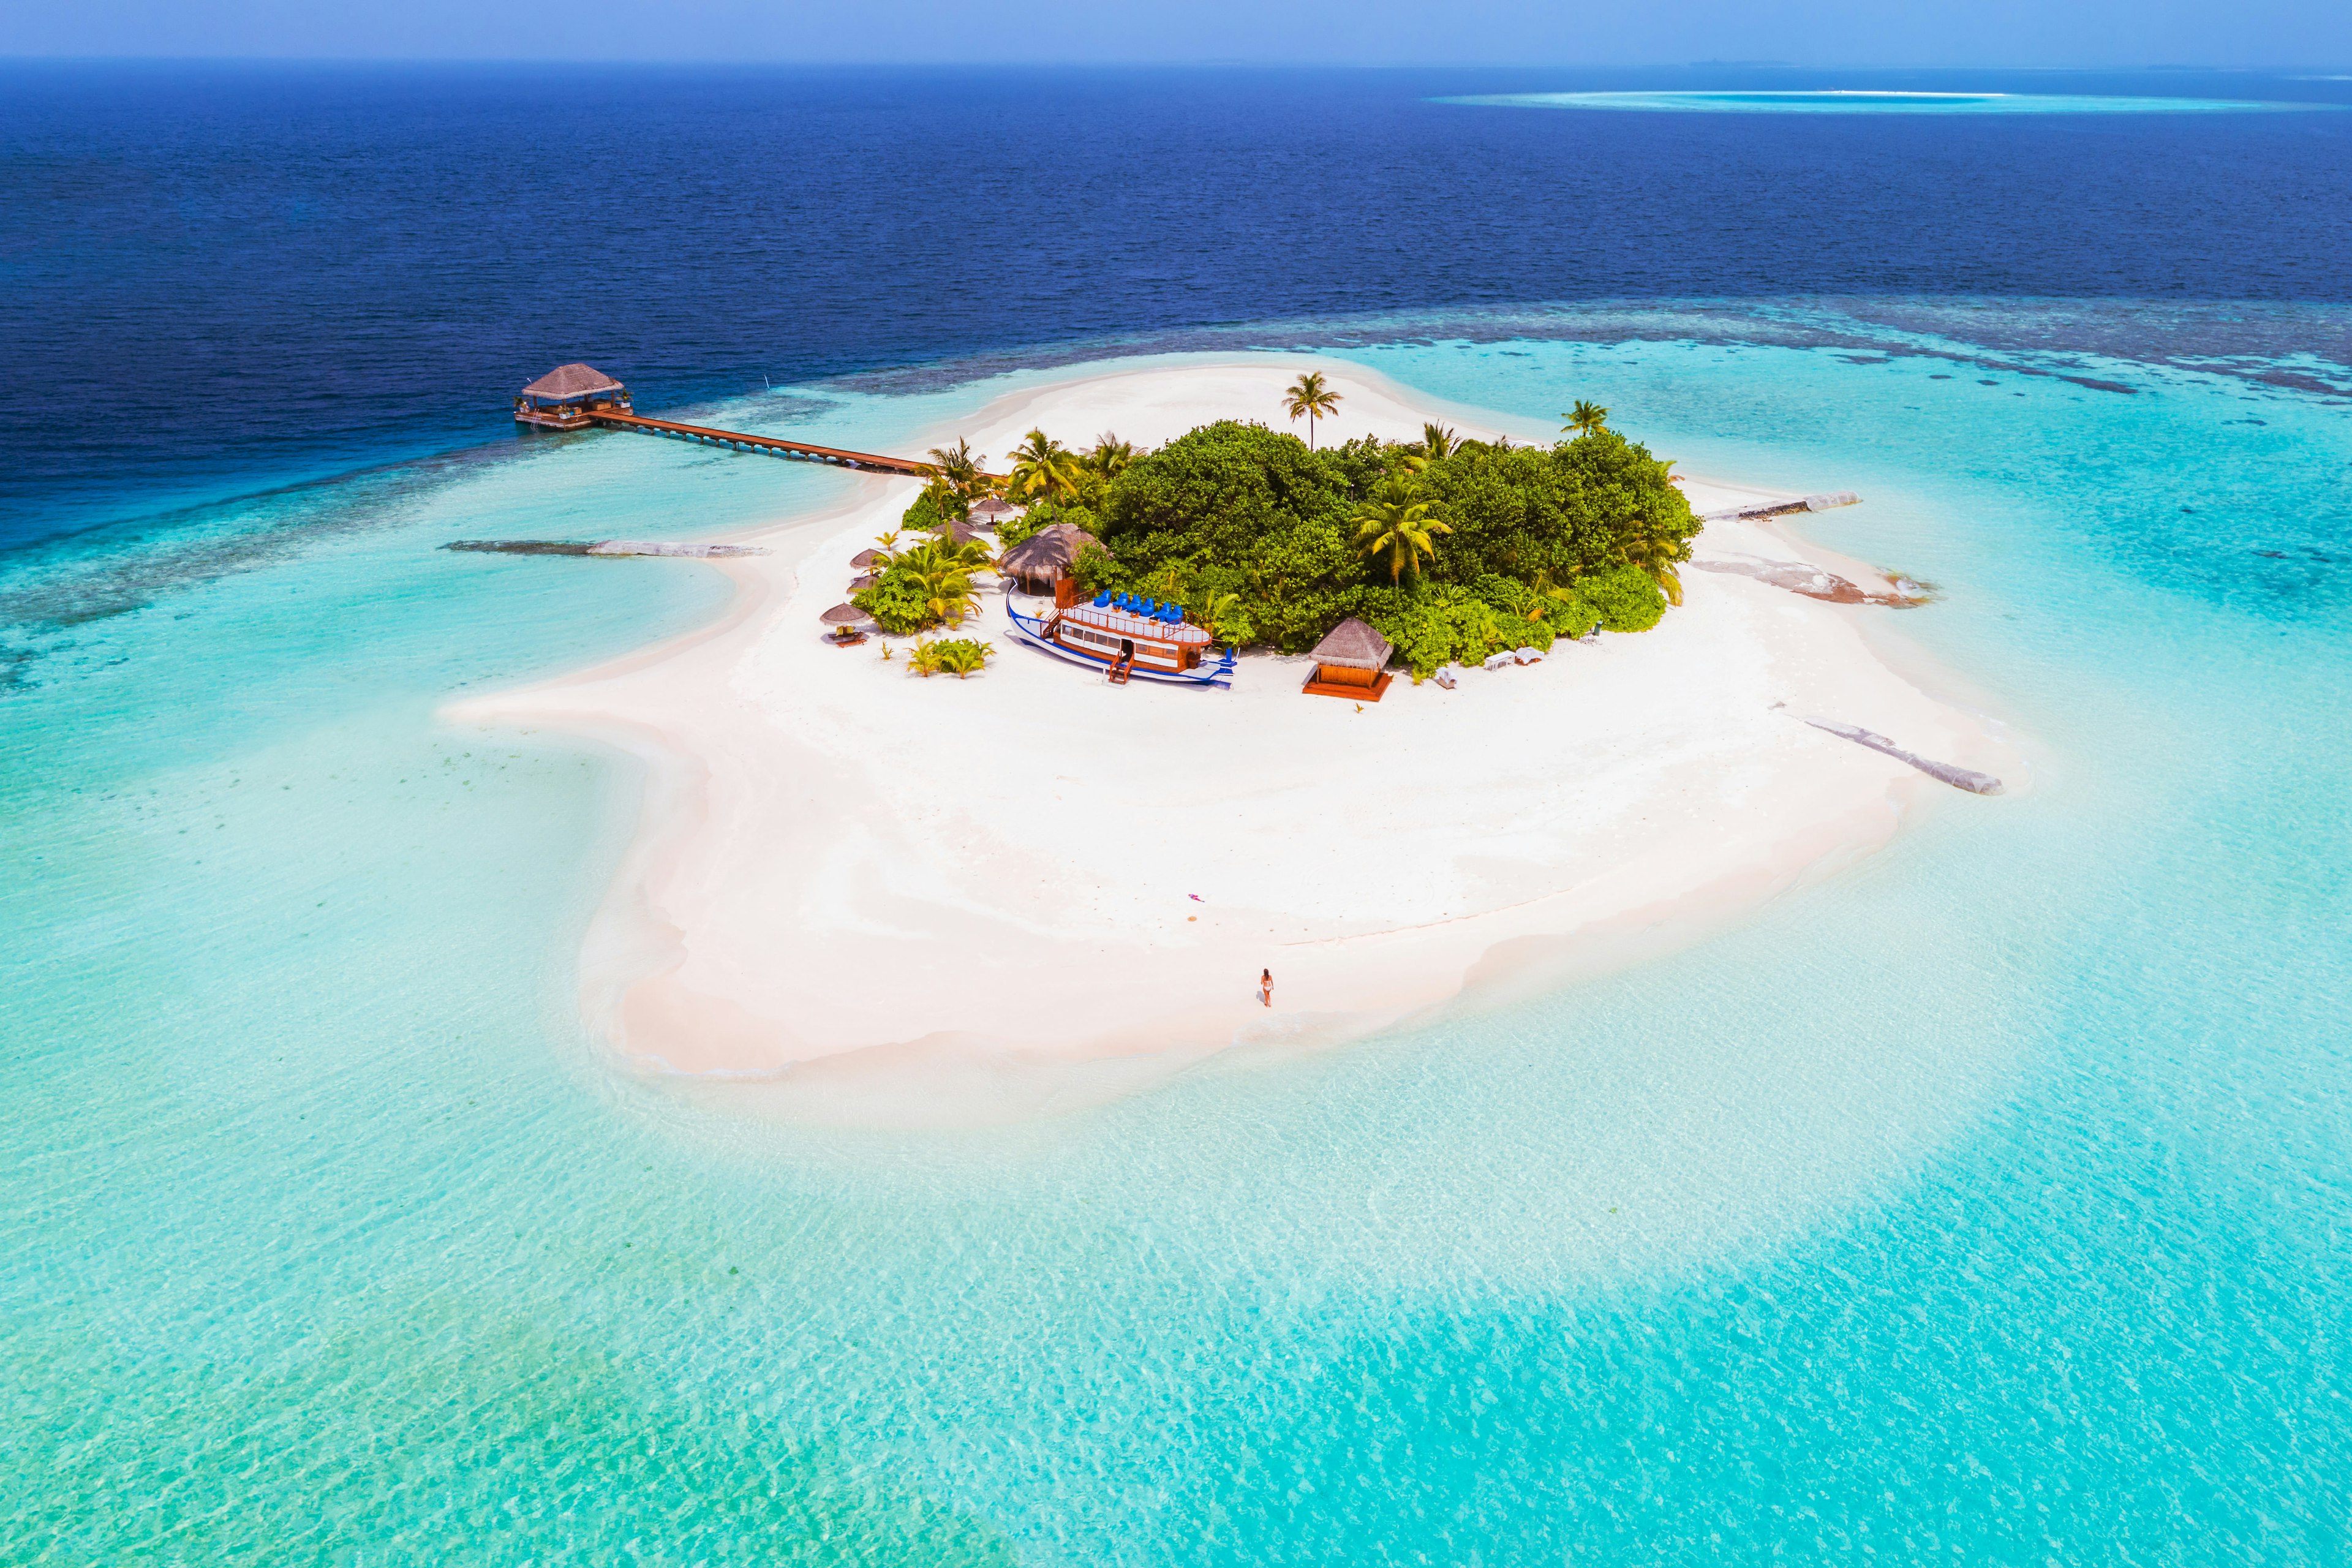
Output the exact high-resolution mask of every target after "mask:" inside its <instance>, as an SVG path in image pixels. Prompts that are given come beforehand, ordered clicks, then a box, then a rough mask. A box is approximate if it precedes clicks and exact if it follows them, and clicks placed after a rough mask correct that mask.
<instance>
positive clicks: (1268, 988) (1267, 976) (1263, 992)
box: [1257, 969, 1274, 1007]
mask: <svg viewBox="0 0 2352 1568" xmlns="http://www.w3.org/2000/svg"><path fill="white" fill-rule="evenodd" d="M1257 999H1258V1003H1259V1005H1262V1006H1266V1007H1271V1006H1273V1005H1274V971H1273V970H1271V969H1261V970H1259V971H1258V972H1257Z"/></svg>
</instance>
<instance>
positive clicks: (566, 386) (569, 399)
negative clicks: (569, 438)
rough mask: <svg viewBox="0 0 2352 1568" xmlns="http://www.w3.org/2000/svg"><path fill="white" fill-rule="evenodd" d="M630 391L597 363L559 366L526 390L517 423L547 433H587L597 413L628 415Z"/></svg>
mask: <svg viewBox="0 0 2352 1568" xmlns="http://www.w3.org/2000/svg"><path fill="white" fill-rule="evenodd" d="M630 412H632V409H631V407H630V405H629V389H628V388H627V387H625V386H623V385H622V384H620V383H619V382H617V381H614V379H613V378H612V377H611V376H609V375H606V374H604V372H603V371H601V370H598V369H597V368H596V367H595V366H594V365H593V364H564V365H558V366H556V367H555V368H554V369H553V370H551V371H549V372H548V373H547V374H545V375H542V376H541V377H540V378H539V379H538V380H537V381H534V382H532V383H531V384H530V385H529V386H526V387H524V388H523V389H522V393H521V395H520V396H518V397H516V399H515V421H516V423H518V424H521V425H536V426H540V427H541V429H543V430H585V429H586V428H587V427H588V426H589V425H590V424H591V423H592V422H593V421H592V419H591V416H593V415H596V414H627V413H630Z"/></svg>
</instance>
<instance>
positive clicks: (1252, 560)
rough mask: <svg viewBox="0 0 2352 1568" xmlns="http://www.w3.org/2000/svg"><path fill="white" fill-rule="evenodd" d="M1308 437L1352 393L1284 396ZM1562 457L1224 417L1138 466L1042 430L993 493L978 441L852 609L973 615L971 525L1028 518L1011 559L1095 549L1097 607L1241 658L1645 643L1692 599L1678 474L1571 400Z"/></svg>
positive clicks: (1422, 660) (1688, 522) (1315, 378)
mask: <svg viewBox="0 0 2352 1568" xmlns="http://www.w3.org/2000/svg"><path fill="white" fill-rule="evenodd" d="M1284 402H1285V405H1286V406H1287V407H1289V408H1290V409H1292V410H1293V411H1295V412H1296V413H1297V414H1300V415H1303V416H1307V417H1308V418H1309V419H1322V418H1328V417H1330V416H1332V415H1333V414H1334V413H1336V411H1337V409H1338V406H1339V396H1338V395H1337V394H1335V393H1334V392H1332V390H1331V389H1330V386H1329V384H1328V381H1327V379H1326V378H1325V377H1324V376H1323V375H1322V374H1318V373H1309V374H1306V375H1302V376H1301V377H1300V378H1299V379H1298V380H1297V381H1296V382H1294V383H1293V384H1291V385H1290V386H1289V387H1288V388H1286V391H1285V393H1284ZM1569 417H1570V425H1569V427H1568V428H1569V434H1568V436H1567V437H1565V438H1563V439H1562V440H1560V441H1559V442H1558V443H1557V444H1555V445H1552V446H1549V447H1546V446H1534V445H1524V444H1520V443H1516V442H1513V441H1512V440H1510V439H1509V438H1507V437H1500V436H1498V437H1492V438H1487V439H1480V438H1476V437H1469V438H1465V437H1461V436H1459V435H1457V434H1456V433H1455V432H1454V430H1453V429H1452V428H1451V427H1449V426H1446V425H1444V424H1443V423H1441V422H1438V421H1428V422H1425V423H1424V424H1423V428H1422V430H1421V432H1420V435H1419V437H1417V438H1415V439H1412V440H1405V441H1395V440H1383V439H1382V438H1381V437H1379V436H1377V435H1370V434H1367V435H1361V436H1357V437H1352V438H1350V439H1349V440H1347V441H1345V442H1343V443H1341V444H1340V445H1338V446H1335V447H1322V448H1320V449H1318V448H1317V447H1315V445H1314V444H1313V439H1312V437H1313V430H1312V426H1310V429H1309V439H1308V440H1306V441H1301V440H1300V439H1299V438H1298V437H1297V436H1295V435H1291V434H1289V433H1288V432H1285V431H1276V430H1273V429H1270V428H1268V427H1266V426H1264V425H1262V424H1256V423H1244V422H1242V421H1239V420H1235V419H1223V420H1219V421H1217V422H1215V423H1213V424H1209V425H1204V426H1199V427H1197V428H1195V429H1193V430H1192V431H1190V432H1188V433H1187V434H1185V435H1183V436H1181V437H1177V438H1176V439H1174V440H1172V441H1171V442H1169V443H1167V444H1166V445H1165V446H1162V447H1158V448H1157V449H1154V450H1150V451H1139V450H1138V449H1137V448H1136V447H1135V446H1134V445H1133V444H1131V443H1129V442H1126V441H1122V440H1119V439H1118V437H1115V436H1108V435H1107V436H1104V437H1099V438H1097V441H1096V442H1095V444H1094V445H1093V446H1092V447H1090V448H1088V449H1087V450H1085V451H1083V452H1081V451H1073V450H1072V449H1071V448H1069V447H1066V446H1065V445H1064V444H1063V443H1061V442H1060V441H1058V440H1055V438H1054V437H1050V436H1048V435H1047V434H1046V433H1045V431H1044V430H1043V429H1042V428H1033V429H1031V430H1030V431H1029V432H1028V433H1027V434H1026V435H1025V436H1024V437H1023V438H1022V441H1021V443H1020V444H1019V445H1018V446H1016V447H1014V448H1013V452H1012V455H1011V472H1010V473H1009V475H1007V476H1004V477H1003V478H1002V479H999V478H996V477H993V476H991V475H989V474H988V473H987V472H986V471H985V470H984V469H983V468H982V466H981V461H982V459H981V458H979V457H978V456H976V455H975V454H974V453H973V451H972V449H971V442H970V441H969V440H968V439H966V440H961V441H959V442H958V443H957V445H956V446H954V447H935V448H933V449H932V451H931V453H930V457H931V458H932V460H933V462H934V463H935V464H936V477H935V478H934V479H932V481H931V482H930V483H929V485H927V486H926V487H925V489H924V490H923V492H922V493H921V494H920V495H919V496H918V497H917V498H916V500H915V501H914V503H913V504H912V505H911V506H909V507H908V509H907V510H906V512H905V514H904V516H903V518H902V519H901V526H902V528H903V529H904V530H906V531H908V533H910V534H925V535H928V536H929V537H927V538H924V539H923V540H922V541H921V542H919V543H917V544H913V545H910V546H909V547H908V548H907V549H905V550H903V551H902V550H900V549H898V542H899V536H898V535H897V534H895V533H894V534H891V535H887V536H885V537H884V538H882V539H881V540H880V541H879V543H880V544H881V546H882V549H881V551H880V552H878V554H877V565H878V566H879V567H880V570H879V572H878V574H877V576H876V577H875V579H874V580H873V581H872V582H871V583H869V584H866V586H864V587H863V588H861V589H860V590H859V591H858V592H857V594H856V595H855V596H854V597H853V599H852V601H851V603H852V604H853V605H855V606H856V608H857V609H859V610H861V611H864V612H865V613H866V615H868V616H872V617H873V619H874V621H875V622H876V623H877V625H878V626H881V628H882V629H883V630H885V631H887V632H894V633H901V634H904V633H914V632H922V631H928V630H931V629H933V628H937V627H940V626H951V625H953V624H955V623H956V622H958V621H960V620H961V619H963V618H964V617H965V616H967V615H969V614H970V613H971V610H972V608H973V603H974V601H973V598H972V595H973V594H974V592H975V590H976V587H977V585H978V582H979V575H980V574H982V572H984V571H987V570H989V569H990V568H991V566H992V564H993V558H992V556H991V555H990V553H989V552H988V550H987V548H986V547H985V545H983V544H982V543H981V542H979V541H978V540H977V539H975V538H974V537H973V536H972V534H971V531H970V530H969V528H968V527H967V526H966V525H968V524H970V523H971V520H972V517H973V512H974V509H975V508H986V507H988V506H989V505H990V504H991V503H992V502H1001V501H1011V502H1014V503H1018V504H1020V505H1021V506H1024V507H1025V509H1026V510H1025V514H1024V515H1023V516H1022V517H1020V518H1019V519H1018V520H1017V521H1010V522H1007V523H1005V524H1004V525H1003V527H1002V529H1001V530H1000V543H1001V544H1002V545H1003V547H1004V548H1005V549H1007V550H1008V551H1010V550H1015V549H1017V548H1018V547H1019V546H1020V545H1021V544H1022V543H1024V542H1025V541H1026V540H1028V539H1030V538H1031V537H1033V536H1034V535H1036V534H1038V533H1040V532H1042V531H1045V530H1047V529H1052V528H1061V529H1065V530H1069V531H1073V535H1072V536H1073V537H1075V538H1076V539H1078V540H1081V541H1083V548H1081V549H1080V550H1078V551H1077V552H1076V554H1075V558H1074V561H1073V563H1072V565H1071V568H1070V574H1071V575H1072V576H1073V577H1074V578H1075V579H1076V583H1077V584H1078V586H1079V588H1080V590H1081V591H1082V592H1084V593H1086V594H1089V595H1091V594H1097V593H1100V592H1105V591H1108V592H1111V593H1116V594H1127V595H1145V596H1148V597H1149V598H1150V599H1151V600H1152V601H1153V602H1155V603H1158V604H1161V605H1174V606H1176V607H1178V608H1181V611H1182V612H1183V614H1184V616H1185V618H1186V619H1187V620H1189V621H1191V622H1192V623H1193V624H1195V625H1198V626H1205V627H1207V628H1209V630H1210V631H1211V632H1212V634H1213V636H1214V637H1216V638H1217V640H1219V641H1220V642H1223V643H1224V644H1226V645H1228V646H1230V647H1236V648H1244V647H1253V646H1260V647H1270V648H1274V649H1276V650H1279V651H1281V652H1284V653H1303V652H1306V651H1307V649H1308V648H1310V647H1313V646H1314V645H1315V643H1316V642H1317V641H1318V639H1319V638H1321V637H1323V636H1324V635H1325V634H1327V633H1328V632H1329V631H1330V630H1331V628H1332V627H1333V626H1337V625H1339V623H1341V622H1343V621H1345V620H1348V619H1350V618H1353V619H1357V620H1360V621H1363V622H1365V623H1366V624H1368V625H1370V626H1372V627H1373V628H1375V629H1376V630H1378V631H1379V632H1380V633H1381V635H1382V636H1383V637H1385V638H1386V639H1387V640H1388V642H1389V643H1390V644H1391V646H1392V647H1394V649H1395V651H1396V658H1397V659H1398V661H1399V662H1400V663H1402V664H1403V665H1404V666H1405V667H1406V668H1409V669H1411V670H1412V674H1413V676H1414V678H1415V679H1421V678H1423V677H1425V676H1428V675H1430V674H1432V673H1433V672H1434V671H1435V670H1437V669H1438V668H1440V667H1442V666H1444V665H1446V664H1449V663H1470V664H1475V663H1479V662H1481V661H1483V660H1484V659H1486V658H1488V657H1489V656H1490V655H1493V654H1495V653H1496V652H1498V651H1502V650H1507V649H1510V648H1515V647H1522V646H1532V647H1536V648H1538V649H1539V650H1548V649H1549V647H1551V646H1552V643H1553V641H1554V640H1555V639H1556V638H1559V637H1583V636H1585V635H1587V634H1588V633H1590V632H1591V631H1592V630H1594V629H1595V628H1596V627H1597V628H1600V629H1601V630H1606V631H1612V632H1638V631H1646V630H1648V629H1649V628H1650V627H1652V626H1655V625H1656V624H1657V622H1658V619H1659V617H1660V616H1662V615H1663V614H1664V611H1665V609H1666V607H1667V606H1668V605H1670V604H1678V603H1680V602H1681V598H1682V584H1681V580H1680V578H1679V577H1678V575H1677V574H1676V570H1675V569H1676V567H1677V566H1678V565H1679V564H1680V563H1683V562H1685V561H1686V560H1688V559H1689V557H1690V542H1691V540H1692V539H1693V538H1694V537H1696V534H1697V533H1698V531H1699V522H1698V520H1697V518H1696V516H1695V515H1694V514H1693V512H1692V510H1691V508H1690V503H1689V502H1688V501H1687V500H1685V498H1684V495H1683V493H1682V491H1681V490H1680V489H1677V488H1676V487H1675V484H1674V483H1673V482H1672V481H1671V479H1670V478H1669V474H1668V468H1669V465H1668V464H1666V463H1664V462H1662V461H1660V460H1658V459H1657V458H1654V457H1653V456H1652V455H1651V454H1650V452H1649V450H1648V448H1646V447H1643V446H1641V445H1640V444H1638V443H1636V442H1633V441H1631V440H1628V439H1627V438H1626V437H1623V436H1622V435H1620V434H1618V433H1617V432H1615V431H1612V430H1611V429H1610V428H1609V427H1608V426H1607V422H1606V421H1607V417H1608V410H1607V409H1605V408H1601V407H1600V406H1599V405H1594V404H1591V403H1589V402H1581V401H1580V402H1579V403H1578V404H1577V405H1576V406H1575V408H1574V410H1573V411H1572V413H1571V414H1570V416H1569Z"/></svg>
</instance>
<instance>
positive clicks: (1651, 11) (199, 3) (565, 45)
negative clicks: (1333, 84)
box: [0, 0, 2352, 69]
mask: <svg viewBox="0 0 2352 1568" xmlns="http://www.w3.org/2000/svg"><path fill="white" fill-rule="evenodd" d="M0 54H5V55H81V56H89V55H101V56H104V55H151V56H152V55H163V56H257V57H288V58H304V57H311V58H320V57H323V58H456V59H467V58H473V59H604V60H612V59H621V60H627V59H644V60H678V59H695V60H747V61H748V60H801V61H886V60H907V61H959V60H961V61H971V62H975V63H977V62H1000V61H1030V62H1036V63H1045V62H1072V63H1077V62H1114V61H1118V62H1127V61H1145V62H1203V61H1209V62H1249V63H1260V62H1263V63H1269V64H1272V63H1317V62H1320V63H1328V64H1345V65H1442V64H1462V65H1479V64H1502V65H1553V64H1557V65H1663V64H1680V63H1684V62H1688V61H1696V60H1775V61H1787V62H1790V63H1793V64H1797V65H1810V66H1863V65H1888V66H2021V67H2039V66H2086V67H2100V66H2137V65H2158V64H2169V65H2199V66H2217V67H2238V66H2252V67H2263V66H2271V67H2283V68H2290V69H2326V68H2352V3H2347V0H2241V3H2238V4H2232V5H2212V4H2210V0H2208V3H2205V4H2187V3H2183V0H2137V3H2134V0H1913V3H1908V4H1906V3H1905V0H1753V3H1749V4H1736V3H1731V0H1654V3H1652V4H1647V5H1561V4H1542V3H1537V0H1356V3H1355V4H1350V5H1333V4H1330V3H1328V0H1324V3H1322V4H1294V5H1267V4H1265V3H1263V0H1162V3H1160V4H1157V5H1120V4H1118V3H1117V0H1110V3H1108V4H1107V3H1105V0H998V3H996V4H971V3H961V4H960V3H957V0H861V3H859V4H854V5H844V4H840V3H838V0H828V3H823V4H811V3H809V0H604V3H601V4H599V3H595V0H590V3H588V4H580V3H578V0H572V3H571V4H565V5H550V4H547V3H546V0H520V3H515V4H507V5H499V4H496V3H495V0H398V3H397V4H390V5H384V4H375V5H337V4H333V3H332V0H329V3H327V4H320V0H70V3H50V4H41V3H38V0H7V3H6V4H5V5H0Z"/></svg>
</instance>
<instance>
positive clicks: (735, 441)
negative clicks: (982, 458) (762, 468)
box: [588, 409, 931, 479]
mask: <svg viewBox="0 0 2352 1568" xmlns="http://www.w3.org/2000/svg"><path fill="white" fill-rule="evenodd" d="M588 417H589V418H591V419H593V420H594V421H595V422H596V423H597V424H599V425H610V426H614V427H616V428H618V429H623V430H643V431H645V432H646V434H647V435H649V436H667V437H672V438H673V439H676V440H681V441H699V442H701V443H702V444H703V445H704V446H707V447H729V448H730V449H731V450H734V451H738V452H766V453H768V454H769V455H771V456H772V457H778V458H791V459H793V461H795V462H802V463H829V464H831V465H833V466H834V467H835V468H859V469H863V470H866V471H867V472H870V473H877V474H904V475H906V476H908V477H909V478H912V479H929V477H930V475H931V469H930V468H929V465H927V464H923V463H918V462H915V461H914V460H913V459H911V458H886V457H882V456H880V455H879V454H877V453H874V452H846V451H843V450H842V449H841V448H839V447H813V446H811V445H809V444H808V443H807V442H805V441H786V440H782V439H780V438H778V437H774V436H747V435H744V434H743V433H742V432H741V431H740V430H714V429H712V428H710V427H709V426H707V425H681V424H679V423H678V422H677V420H675V419H648V418H646V416H644V415H642V414H616V413H608V412H605V411H604V410H602V409H592V410H591V411H590V412H589V415H588Z"/></svg>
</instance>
